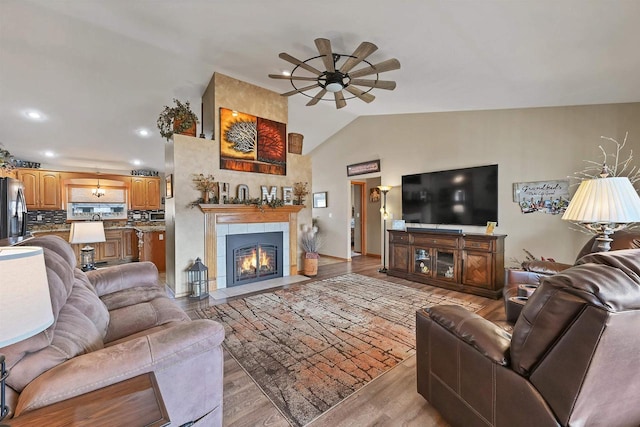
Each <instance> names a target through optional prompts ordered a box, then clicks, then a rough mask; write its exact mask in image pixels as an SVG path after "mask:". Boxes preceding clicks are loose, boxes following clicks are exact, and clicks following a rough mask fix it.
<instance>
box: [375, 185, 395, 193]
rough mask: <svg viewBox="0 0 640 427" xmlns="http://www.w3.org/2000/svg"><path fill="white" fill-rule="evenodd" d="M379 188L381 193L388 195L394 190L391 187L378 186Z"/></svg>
mask: <svg viewBox="0 0 640 427" xmlns="http://www.w3.org/2000/svg"><path fill="white" fill-rule="evenodd" d="M378 188H379V189H380V191H382V192H383V193H388V192H389V191H391V189H392V188H393V187H392V186H390V185H378Z"/></svg>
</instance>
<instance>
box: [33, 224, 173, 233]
mask: <svg viewBox="0 0 640 427" xmlns="http://www.w3.org/2000/svg"><path fill="white" fill-rule="evenodd" d="M104 229H105V231H106V230H125V229H133V230H136V231H141V232H143V233H150V232H152V231H165V225H164V223H161V222H134V223H123V222H118V221H104ZM70 230H71V224H70V223H66V224H30V226H29V232H30V233H32V234H33V235H37V234H39V233H50V232H54V231H70Z"/></svg>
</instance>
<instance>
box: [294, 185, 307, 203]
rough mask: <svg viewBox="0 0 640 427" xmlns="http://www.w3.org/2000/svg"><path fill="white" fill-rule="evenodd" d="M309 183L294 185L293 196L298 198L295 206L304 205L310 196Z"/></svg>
mask: <svg viewBox="0 0 640 427" xmlns="http://www.w3.org/2000/svg"><path fill="white" fill-rule="evenodd" d="M308 187H309V183H307V182H296V183H294V184H293V195H294V196H295V197H296V200H294V202H293V203H294V204H295V205H303V204H304V198H305V196H307V195H308V194H309V188H308Z"/></svg>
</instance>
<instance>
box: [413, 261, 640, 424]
mask: <svg viewBox="0 0 640 427" xmlns="http://www.w3.org/2000/svg"><path fill="white" fill-rule="evenodd" d="M416 316H417V323H416V327H417V329H416V344H417V374H418V392H419V393H420V394H421V395H422V396H424V397H425V398H426V399H427V400H428V401H429V402H430V403H431V404H432V405H433V406H434V408H435V409H436V410H438V411H439V412H440V413H441V415H442V416H443V417H444V419H445V420H447V421H448V422H449V423H451V424H452V425H453V426H465V427H469V426H505V427H507V426H508V427H512V426H519V427H520V426H536V427H542V426H558V425H561V426H617V427H625V426H638V425H640V405H639V404H638V403H639V400H638V399H639V397H638V396H640V369H639V367H640V334H638V332H637V328H638V325H640V250H637V249H632V250H620V251H614V252H605V253H602V252H601V253H594V254H590V255H586V256H584V257H582V258H581V259H580V260H579V261H578V263H577V265H576V266H574V267H571V268H569V269H567V270H564V271H563V272H561V273H558V274H555V275H553V276H549V277H547V278H545V279H544V280H543V281H542V284H541V285H540V287H539V288H538V290H537V291H536V292H535V293H534V294H533V295H532V296H531V298H530V299H529V302H528V303H527V305H525V307H524V309H523V310H522V313H521V315H520V317H519V318H518V321H517V322H516V324H515V326H514V329H513V334H512V335H510V334H508V333H507V332H505V331H504V330H503V329H501V328H499V327H498V326H496V325H494V324H493V323H491V322H489V321H488V320H486V319H484V318H482V317H480V316H478V315H477V314H475V313H472V312H469V311H467V310H465V309H464V308H461V307H459V306H446V305H441V306H434V307H431V308H429V309H426V310H419V311H418V312H417V314H416Z"/></svg>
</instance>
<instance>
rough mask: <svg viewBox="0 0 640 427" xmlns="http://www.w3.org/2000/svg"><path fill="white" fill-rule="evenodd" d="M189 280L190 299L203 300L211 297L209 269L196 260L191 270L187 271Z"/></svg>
mask: <svg viewBox="0 0 640 427" xmlns="http://www.w3.org/2000/svg"><path fill="white" fill-rule="evenodd" d="M187 274H188V280H189V290H190V291H191V293H190V294H189V298H194V299H203V298H207V297H208V296H209V269H208V268H207V266H206V265H204V264H203V263H202V261H201V260H200V258H196V261H195V262H194V263H193V265H192V266H191V268H189V270H188V271H187Z"/></svg>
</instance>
